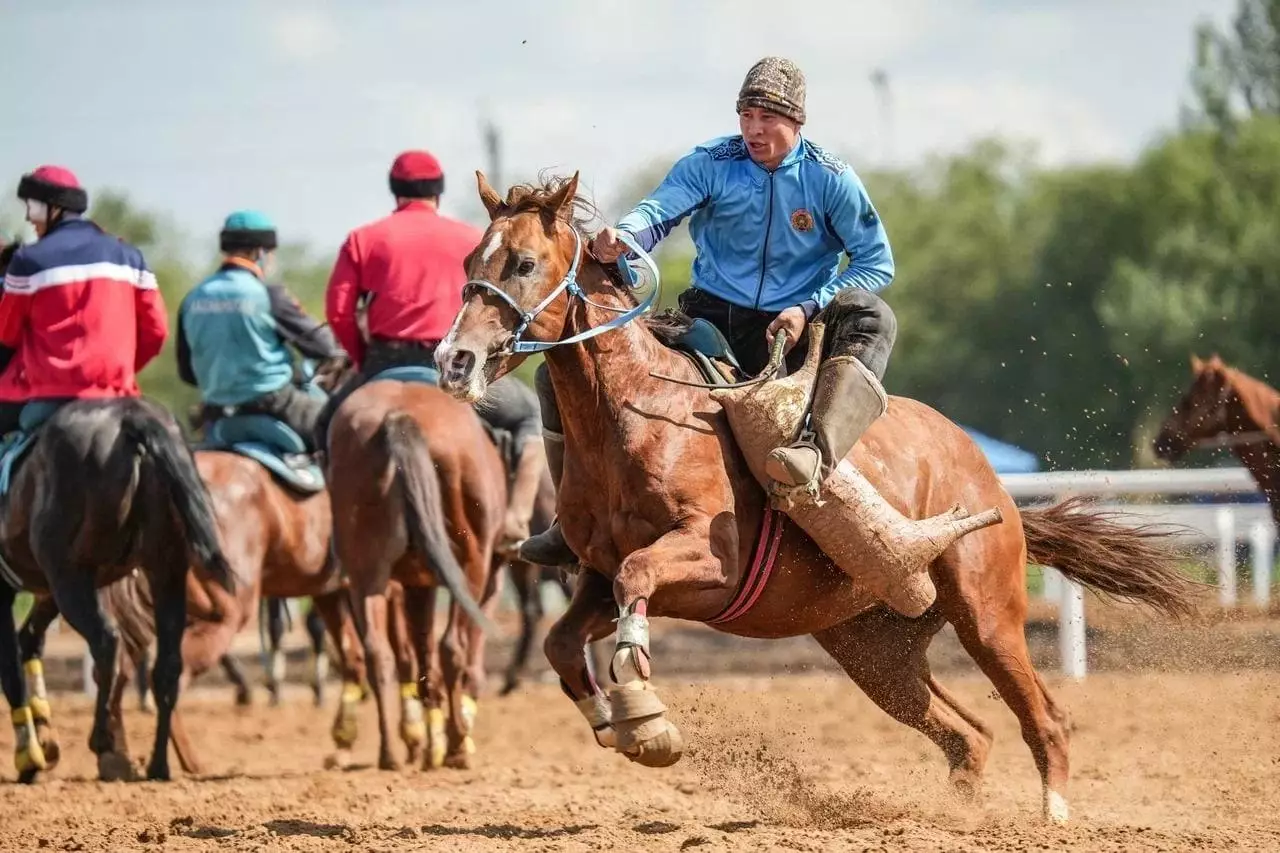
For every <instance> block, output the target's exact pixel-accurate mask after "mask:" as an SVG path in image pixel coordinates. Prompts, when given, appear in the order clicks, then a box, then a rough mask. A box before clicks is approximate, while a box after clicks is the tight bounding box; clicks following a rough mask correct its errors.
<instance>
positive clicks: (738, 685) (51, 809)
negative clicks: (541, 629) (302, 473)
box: [0, 670, 1280, 851]
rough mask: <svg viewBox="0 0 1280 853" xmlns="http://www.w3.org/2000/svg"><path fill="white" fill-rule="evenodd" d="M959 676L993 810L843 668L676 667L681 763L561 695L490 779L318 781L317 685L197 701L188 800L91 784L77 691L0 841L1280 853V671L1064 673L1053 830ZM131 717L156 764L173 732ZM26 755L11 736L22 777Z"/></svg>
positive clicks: (484, 771)
mask: <svg viewBox="0 0 1280 853" xmlns="http://www.w3.org/2000/svg"><path fill="white" fill-rule="evenodd" d="M659 673H660V670H659ZM946 680H947V683H948V684H950V685H951V686H953V688H954V689H955V691H956V692H957V693H958V694H959V695H960V697H962V699H963V700H964V701H965V702H966V703H967V704H969V706H970V707H971V708H973V709H975V710H976V711H977V712H978V713H979V714H980V716H982V717H983V718H985V719H986V720H988V721H989V722H990V723H991V724H992V725H993V727H994V729H995V731H996V745H995V748H994V750H993V754H992V757H991V762H990V765H989V769H988V783H987V790H986V794H985V797H984V799H983V802H982V803H981V805H980V806H978V807H974V808H969V807H964V806H961V805H958V804H956V803H954V802H953V801H951V800H950V799H949V797H948V795H947V789H946V786H945V783H944V779H945V764H944V762H943V759H942V758H941V756H940V755H939V754H938V753H937V752H936V751H935V749H934V748H933V746H932V744H930V743H928V742H927V741H926V740H925V739H924V738H923V737H922V736H920V735H918V734H916V733H915V732H912V731H910V730H908V729H905V728H903V727H902V726H899V725H898V724H896V723H894V722H892V721H890V720H889V719H888V718H887V717H885V716H884V715H883V714H882V713H881V712H880V711H879V710H877V709H876V708H875V707H874V706H873V705H872V704H871V703H870V702H869V701H868V700H867V699H866V698H865V697H863V696H862V694H861V693H860V692H859V691H858V690H857V689H856V688H855V687H854V686H853V685H852V684H851V683H850V682H848V681H846V680H844V679H843V678H841V677H839V676H837V675H834V674H827V673H815V674H808V675H779V676H775V677H761V676H748V677H727V678H718V679H715V680H700V681H698V682H695V681H693V680H692V679H690V678H688V677H671V678H666V679H663V678H662V677H661V675H659V680H658V682H657V683H658V684H659V685H660V686H661V687H662V688H663V691H664V692H663V697H664V699H665V700H666V701H667V703H668V704H669V705H670V706H671V707H672V709H673V712H674V713H673V719H674V720H676V721H677V723H678V724H679V725H681V727H682V729H683V730H684V732H685V734H686V738H687V740H688V742H689V744H690V748H689V751H688V753H686V757H685V759H684V760H683V761H681V762H680V763H679V764H678V765H676V766H675V767H673V768H670V769H667V770H647V769H644V768H640V767H635V766H633V765H630V764H629V763H628V762H626V761H625V760H624V759H622V758H621V757H619V756H617V755H615V754H612V753H609V752H606V751H604V750H601V749H598V748H597V747H596V746H595V745H594V742H593V741H592V740H591V737H590V734H589V732H588V731H587V729H586V727H585V725H583V723H582V721H581V719H580V718H579V717H578V716H577V714H576V711H575V710H574V709H573V708H572V706H571V705H570V704H569V703H568V702H567V701H566V700H564V699H563V698H562V696H561V694H560V693H559V691H558V689H557V688H555V687H554V686H551V685H548V684H545V683H535V684H530V685H529V686H527V687H525V688H523V689H522V690H521V691H520V692H518V693H517V694H515V695H513V696H511V697H509V698H506V699H498V698H490V699H487V700H486V701H485V702H484V703H483V704H482V706H481V716H480V721H479V727H478V728H479V730H478V741H479V745H480V750H481V751H480V754H479V755H478V756H477V758H478V766H477V768H476V769H474V770H471V771H435V772H429V773H424V772H421V771H417V770H413V771H405V772H402V773H386V772H379V771H377V770H374V769H370V768H368V767H367V766H365V767H361V768H357V769H354V770H349V771H326V770H321V769H319V767H320V765H321V761H322V759H323V758H324V756H325V754H326V751H327V750H328V748H329V736H328V727H329V717H330V714H329V711H328V710H325V711H323V712H321V711H317V710H316V709H314V708H313V707H312V706H311V704H310V697H309V695H308V694H307V693H306V691H305V690H304V689H302V688H300V687H296V686H295V687H291V689H290V692H289V693H288V694H287V695H286V703H285V705H284V706H283V707H281V708H278V709H270V708H267V707H265V703H263V702H262V701H261V694H259V702H258V705H257V706H255V707H253V708H250V709H245V710H238V709H236V708H234V707H233V706H232V702H231V697H230V694H229V692H228V690H227V689H226V688H210V687H206V688H200V689H194V690H192V691H190V692H189V693H188V694H187V695H186V697H185V701H184V706H185V708H186V711H187V714H188V719H189V726H190V729H191V731H192V732H193V734H194V736H195V738H196V744H197V746H198V748H200V750H201V755H202V757H203V758H204V759H205V761H206V763H207V764H208V766H209V773H208V775H207V776H206V777H205V778H202V779H187V778H180V779H179V780H178V781H175V782H173V783H171V784H167V785H163V784H153V783H138V784H123V783H115V784H101V783H98V782H96V781H93V777H94V766H95V765H94V763H93V760H92V756H91V754H90V753H89V752H88V749H87V747H86V745H85V744H86V738H87V736H88V730H89V724H90V720H91V709H90V708H89V706H88V704H87V702H86V700H85V698H84V697H82V696H80V695H74V694H73V695H63V696H61V697H55V699H56V703H57V704H56V706H55V714H56V715H57V722H58V724H59V727H60V732H61V735H62V738H61V740H62V744H63V755H64V757H63V761H62V764H61V766H60V767H59V768H58V770H57V772H56V774H55V775H54V777H53V778H52V779H51V780H49V781H46V782H43V783H41V784H39V785H36V786H34V787H29V788H28V787H20V786H17V785H14V784H4V785H3V786H0V802H2V803H3V812H2V813H3V815H4V819H3V821H2V822H0V824H2V825H0V849H2V850H20V849H21V850H31V849H50V850H119V849H133V848H141V849H157V848H159V847H163V848H164V849H167V850H215V849H217V850H261V849H269V850H347V849H357V850H410V849H413V850H420V849H442V850H445V849H447V850H451V851H471V850H519V851H524V850H602V849H632V850H691V849H696V850H699V851H702V850H707V851H713V850H763V849H777V850H814V851H818V850H822V851H826V850H938V851H942V850H946V851H958V850H1028V849H1030V850H1034V849H1072V850H1094V851H1099V850H1161V851H1165V850H1192V849H1194V850H1226V849H1233V850H1277V849H1280V814H1277V809H1276V804H1277V802H1280V800H1277V793H1276V792H1277V786H1280V725H1278V724H1280V701H1278V699H1280V678H1278V677H1277V675H1276V674H1275V672H1269V671H1254V672H1246V671H1240V672H1235V673H1233V672H1220V673H1152V674H1125V673H1114V672H1112V673H1107V672H1104V673H1097V674H1093V675H1091V676H1090V677H1089V679H1088V680H1087V681H1085V682H1083V683H1080V684H1065V683H1062V682H1060V681H1059V680H1058V679H1057V678H1055V677H1053V676H1050V679H1049V680H1050V684H1051V686H1052V688H1053V689H1054V690H1055V692H1056V693H1057V695H1058V696H1059V697H1060V698H1061V699H1062V700H1064V701H1065V702H1066V703H1067V705H1068V707H1069V708H1070V709H1071V711H1072V712H1073V714H1074V716H1075V720H1076V726H1077V729H1076V731H1075V733H1074V736H1073V742H1072V760H1073V787H1072V790H1071V804H1072V807H1073V810H1074V815H1073V817H1074V818H1075V820H1074V823H1073V826H1072V827H1070V828H1067V829H1059V828H1050V827H1044V826H1041V825H1039V824H1038V822H1037V816H1038V811H1039V783H1038V778H1037V775H1036V772H1035V769H1034V766H1033V764H1032V760H1031V757H1030V754H1029V752H1028V751H1027V749H1026V748H1025V746H1024V745H1023V744H1022V742H1021V739H1020V737H1019V734H1018V728H1017V724H1016V722H1015V720H1014V718H1013V716H1012V714H1010V713H1009V712H1008V710H1007V709H1006V708H1005V707H1004V706H1003V705H1002V703H1001V702H1000V701H999V700H998V699H997V698H995V697H994V694H993V692H992V690H991V687H990V685H989V684H988V683H987V682H986V681H985V680H983V679H981V678H980V677H977V676H974V675H969V674H964V673H962V672H956V673H952V674H950V675H949V676H948V677H947V679H946ZM127 706H128V707H129V709H130V713H129V717H128V725H129V731H130V743H131V745H132V747H133V750H134V752H135V753H138V752H140V751H144V749H143V748H144V747H145V746H147V745H149V739H150V737H151V730H152V726H153V718H152V717H150V716H149V715H146V714H143V713H140V712H137V711H134V710H133V709H134V708H135V707H136V700H134V698H133V697H132V696H130V698H129V700H128V702H127ZM361 726H362V728H361V741H360V743H359V745H358V746H357V752H356V758H357V760H359V761H363V762H371V761H372V760H373V758H374V755H375V742H374V740H373V738H374V737H376V728H375V722H374V716H373V705H372V702H369V703H367V704H366V705H365V707H364V709H363V715H362V718H361ZM397 746H399V744H398V743H397ZM11 755H12V736H11V734H10V732H9V730H8V727H7V726H4V727H0V756H3V761H2V762H0V763H2V764H3V766H4V770H5V773H4V778H5V781H6V782H11V781H12V779H13V776H14V774H13V771H12V766H11V763H10V759H9V756H11ZM174 766H175V773H178V772H180V771H178V770H177V765H176V761H175V765H174Z"/></svg>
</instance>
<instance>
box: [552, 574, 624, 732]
mask: <svg viewBox="0 0 1280 853" xmlns="http://www.w3.org/2000/svg"><path fill="white" fill-rule="evenodd" d="M615 612H616V608H615V607H614V604H613V589H612V587H611V585H610V583H609V579H608V578H607V577H605V576H604V575H602V574H600V573H599V572H596V571H593V570H591V569H589V568H587V567H586V566H584V567H583V568H582V569H581V570H579V572H578V583H577V586H576V587H575V588H574V591H573V597H572V598H571V599H570V600H569V606H568V608H566V609H565V612H564V613H563V614H561V616H560V618H559V619H557V620H556V622H555V624H553V625H552V626H551V630H549V631H548V632H547V639H546V641H545V642H544V644H543V651H544V652H545V653H546V656H547V663H549V664H551V668H552V669H554V670H555V671H556V674H557V675H559V676H560V689H561V690H563V691H564V692H565V695H566V696H568V697H569V698H570V699H572V700H573V702H574V704H575V705H577V706H578V711H579V712H580V713H581V714H582V716H583V717H585V718H586V720H587V725H589V726H591V729H592V731H593V732H594V733H595V738H596V743H598V744H599V745H600V746H603V747H605V748H607V749H613V748H614V747H615V746H616V745H617V739H616V738H615V736H614V731H613V725H612V723H611V721H610V717H609V700H608V699H607V698H606V697H605V695H604V693H603V692H602V691H601V690H600V687H599V685H598V684H597V683H596V679H595V675H594V673H593V672H592V666H591V661H590V658H589V657H588V653H589V651H590V649H589V646H588V644H589V643H592V642H594V641H596V640H600V639H603V638H605V637H607V636H609V635H610V634H611V633H613V614H614V613H615Z"/></svg>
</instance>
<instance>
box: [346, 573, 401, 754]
mask: <svg viewBox="0 0 1280 853" xmlns="http://www.w3.org/2000/svg"><path fill="white" fill-rule="evenodd" d="M351 598H352V602H351V609H352V611H353V613H354V615H355V620H356V629H357V630H358V631H359V632H360V634H361V639H362V640H363V641H364V647H365V653H366V655H367V657H368V661H369V682H370V686H371V687H372V688H373V698H374V701H376V702H377V705H378V736H379V743H378V767H379V768H380V769H382V770H399V769H400V760H399V759H398V758H396V756H395V754H394V753H393V752H392V749H391V709H392V708H393V707H394V703H393V702H392V701H391V685H392V683H393V682H394V681H395V675H396V667H395V663H396V661H395V655H394V654H393V652H392V649H391V643H390V641H389V639H388V628H389V625H388V621H389V620H388V614H387V606H388V602H387V594H386V592H385V587H384V591H382V592H378V593H372V594H370V593H366V592H363V591H360V590H357V589H353V590H352V593H351Z"/></svg>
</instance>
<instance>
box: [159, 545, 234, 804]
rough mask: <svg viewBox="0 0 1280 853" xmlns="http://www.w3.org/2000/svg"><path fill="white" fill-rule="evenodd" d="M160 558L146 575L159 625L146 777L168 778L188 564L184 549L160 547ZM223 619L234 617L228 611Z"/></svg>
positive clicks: (180, 674) (185, 602) (180, 656)
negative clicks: (152, 728) (153, 729)
mask: <svg viewBox="0 0 1280 853" xmlns="http://www.w3.org/2000/svg"><path fill="white" fill-rule="evenodd" d="M157 557H158V558H159V559H157V560H156V563H155V565H156V566H157V567H158V570H155V571H152V572H151V573H149V574H148V578H147V579H148V580H149V581H150V583H151V591H152V596H153V598H152V602H153V607H154V608H155V624H156V661H155V665H154V668H153V669H152V675H151V689H152V691H153V692H154V694H155V697H156V740H155V747H154V748H153V750H152V753H151V763H150V764H149V765H148V766H147V778H148V779H158V780H162V781H168V779H169V739H170V737H171V736H172V722H173V709H174V708H175V707H176V706H177V704H178V690H179V687H180V685H179V682H180V681H181V680H182V667H183V660H182V635H183V632H184V631H185V629H186V625H187V595H186V585H187V563H186V559H185V555H184V554H183V553H182V551H181V549H177V548H174V547H172V546H170V547H168V548H162V549H159V553H158V554H157ZM224 618H226V619H232V618H233V617H232V616H231V615H230V614H228V615H226V616H224ZM223 624H229V623H223ZM211 663H212V661H208V664H211ZM208 664H206V666H207V665H208Z"/></svg>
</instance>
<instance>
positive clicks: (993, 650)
mask: <svg viewBox="0 0 1280 853" xmlns="http://www.w3.org/2000/svg"><path fill="white" fill-rule="evenodd" d="M943 560H944V561H945V560H946V558H945V557H944V558H943ZM1015 562H1016V561H1015ZM957 579H960V583H957V582H956V581H957ZM940 580H941V581H942V582H941V583H940V584H939V591H938V592H939V595H938V600H939V602H940V603H941V605H942V608H943V612H944V613H945V614H946V616H947V619H948V620H949V621H950V622H951V624H952V626H954V627H955V629H956V635H957V636H958V637H959V638H960V642H961V643H962V644H963V645H964V647H965V650H966V651H968V652H969V654H970V655H971V656H972V657H973V659H974V661H976V662H977V664H978V666H979V667H981V669H982V671H983V673H985V674H986V676H987V678H989V679H991V683H992V684H994V685H995V688H996V690H998V691H999V692H1000V697H1001V698H1002V699H1004V701H1005V704H1007V705H1008V706H1009V709H1010V710H1011V711H1013V713H1014V715H1015V716H1017V718H1018V723H1019V724H1020V725H1021V727H1022V739H1023V740H1024V741H1026V744H1027V746H1028V747H1029V748H1030V749H1031V755H1032V757H1033V758H1034V759H1035V762H1036V767H1037V769H1039V771H1040V779H1041V782H1042V783H1043V792H1042V793H1043V801H1042V807H1043V813H1044V817H1045V818H1046V819H1047V820H1050V821H1053V822H1055V823H1065V822H1066V821H1067V818H1068V816H1069V810H1068V807H1067V800H1066V793H1067V779H1068V775H1069V769H1070V767H1069V761H1068V754H1067V751H1068V738H1069V734H1068V728H1067V725H1066V723H1067V715H1066V712H1065V711H1064V710H1062V709H1061V708H1060V707H1059V706H1058V705H1057V704H1056V703H1055V702H1054V701H1053V699H1052V698H1050V696H1049V692H1048V690H1046V689H1045V686H1044V682H1043V681H1042V680H1041V679H1040V677H1039V676H1038V674H1037V673H1036V671H1035V668H1034V667H1033V666H1032V664H1031V654H1030V652H1029V651H1028V650H1027V640H1026V636H1025V635H1024V634H1023V624H1024V623H1025V621H1026V609H1027V604H1026V592H1025V589H1024V587H1023V586H1022V584H1023V575H1022V571H1021V570H1020V567H1018V570H1016V571H1015V570H1010V571H1008V572H1005V573H1003V574H1002V575H1000V574H996V569H995V568H990V569H988V570H987V571H986V572H984V573H982V574H981V575H976V580H975V575H974V573H972V572H970V573H967V574H966V573H962V572H960V571H956V570H953V571H949V572H945V573H944V574H943V576H942V577H941V578H940ZM1002 583H1003V584H1016V585H1017V586H1016V588H1014V589H1012V590H1003V589H992V588H989V587H990V586H991V585H998V584H1002ZM979 584H982V586H980V585H979ZM957 587H958V589H957Z"/></svg>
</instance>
